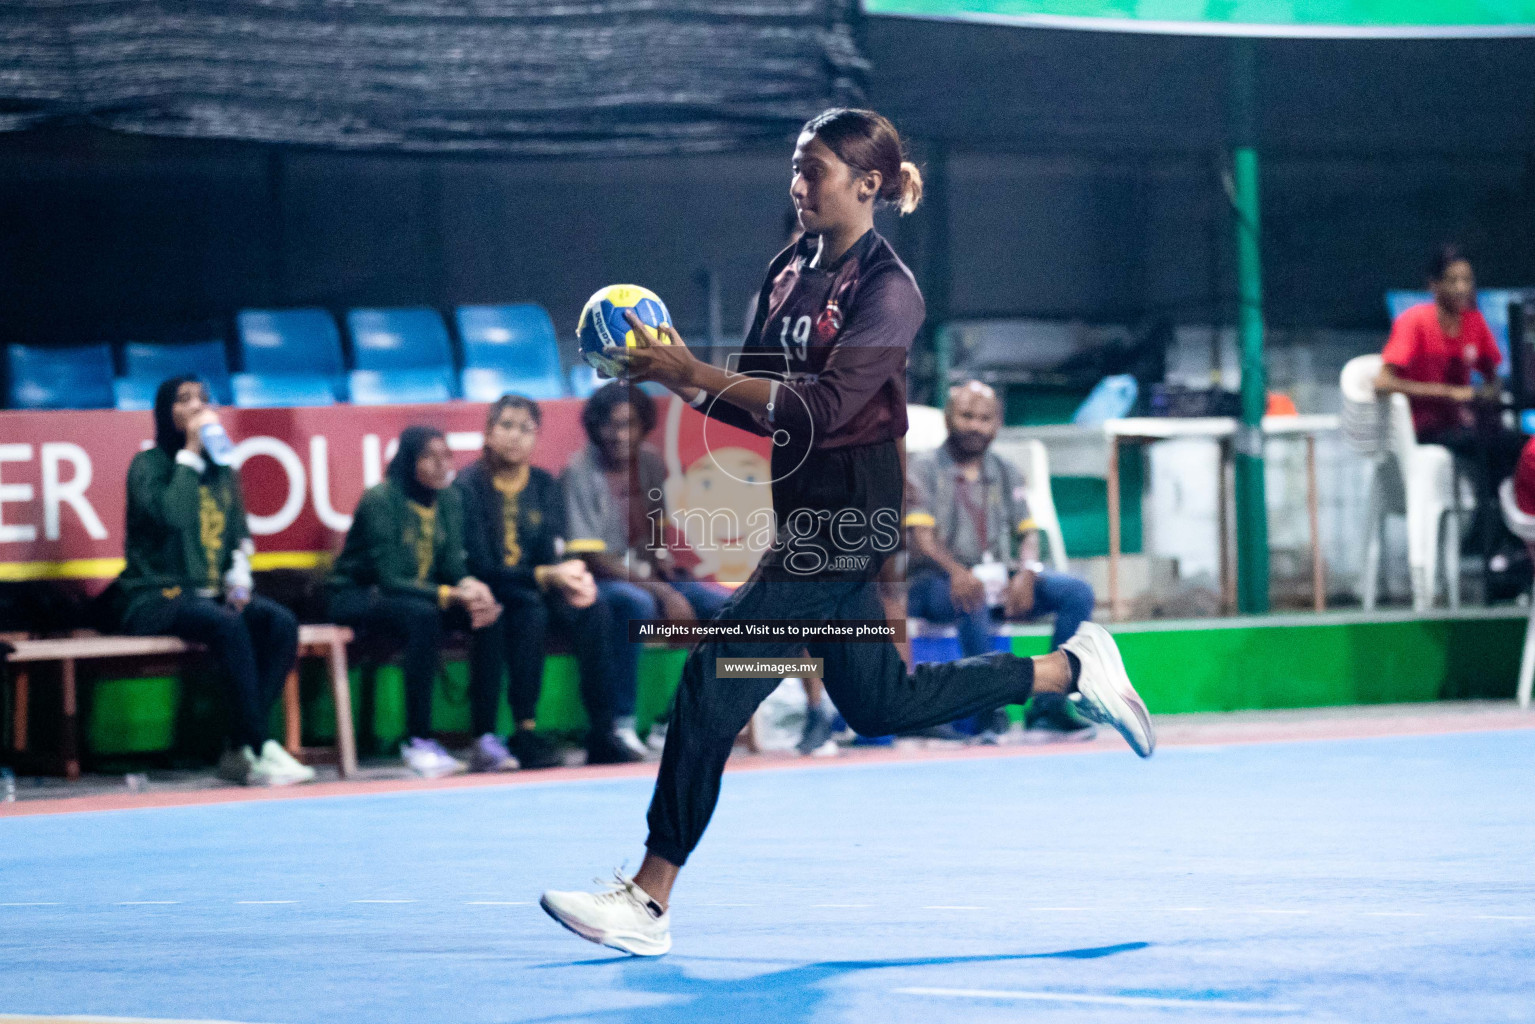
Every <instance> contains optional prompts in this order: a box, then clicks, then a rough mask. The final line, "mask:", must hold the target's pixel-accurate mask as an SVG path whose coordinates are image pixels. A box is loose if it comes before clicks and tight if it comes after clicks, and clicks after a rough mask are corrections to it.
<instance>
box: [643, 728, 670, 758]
mask: <svg viewBox="0 0 1535 1024" xmlns="http://www.w3.org/2000/svg"><path fill="white" fill-rule="evenodd" d="M645 749H646V750H648V751H650V752H651V753H652V754H660V753H661V752H663V751H664V750H665V749H666V723H665V722H657V723H655V724H654V725H652V726H651V727H650V732H649V733H647V734H646V736H645Z"/></svg>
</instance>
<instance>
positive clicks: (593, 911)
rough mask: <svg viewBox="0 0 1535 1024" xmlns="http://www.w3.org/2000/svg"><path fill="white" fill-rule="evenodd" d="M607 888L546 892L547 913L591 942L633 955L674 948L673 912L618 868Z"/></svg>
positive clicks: (661, 951)
mask: <svg viewBox="0 0 1535 1024" xmlns="http://www.w3.org/2000/svg"><path fill="white" fill-rule="evenodd" d="M613 876H614V878H615V879H616V881H613V882H609V883H607V884H608V885H609V887H610V888H609V889H608V891H607V892H595V893H593V892H546V893H544V895H543V898H542V899H540V900H539V901H538V905H539V906H541V907H543V908H544V913H546V914H548V915H549V916H550V917H552V918H554V919H555V920H556V921H558V922H559V923H560V924H562V925H564V926H565V927H566V928H569V929H570V930H571V931H573V932H575V933H576V934H577V935H579V936H581V937H582V938H583V939H585V940H586V941H588V942H595V943H597V944H598V945H599V946H607V947H608V948H609V949H618V950H622V951H623V952H625V953H631V954H633V955H634V956H660V955H661V954H662V953H665V952H667V951H668V950H670V949H671V948H672V918H671V913H670V912H669V911H667V910H663V909H662V908H661V904H659V903H657V902H656V901H655V900H653V899H651V898H650V894H649V893H647V892H646V891H645V890H644V889H641V888H640V887H639V886H637V885H635V884H634V879H632V878H625V877H624V876H623V874H622V873H620V872H618V871H615V872H613Z"/></svg>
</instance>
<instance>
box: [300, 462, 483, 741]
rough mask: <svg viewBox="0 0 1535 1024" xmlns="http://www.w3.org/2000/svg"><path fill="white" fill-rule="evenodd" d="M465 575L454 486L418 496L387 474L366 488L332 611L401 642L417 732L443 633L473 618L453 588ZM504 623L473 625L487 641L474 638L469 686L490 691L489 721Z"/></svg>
mask: <svg viewBox="0 0 1535 1024" xmlns="http://www.w3.org/2000/svg"><path fill="white" fill-rule="evenodd" d="M422 499H425V500H422ZM428 502H430V503H428ZM468 575H469V570H468V568H467V566H466V563H465V558H464V511H463V503H462V500H461V499H460V496H459V494H458V492H457V491H456V490H454V489H453V488H451V487H448V488H444V489H443V490H441V491H437V492H423V493H419V494H418V495H417V496H416V498H414V499H413V498H412V497H410V496H407V494H406V491H405V488H404V486H402V485H401V484H400V483H399V482H398V481H397V480H396V479H394V478H392V477H391V478H388V479H385V480H384V482H383V483H380V484H377V485H375V486H373V487H370V488H368V490H366V491H365V492H363V496H362V500H361V501H360V502H358V504H357V511H356V512H354V513H353V516H352V527H351V529H349V530H348V531H347V534H346V542H345V544H344V545H343V546H342V548H341V554H340V555H338V556H337V558H336V562H335V565H334V567H333V568H332V569H331V574H330V577H329V578H328V579H327V580H326V592H327V593H326V596H327V604H328V607H329V614H330V617H331V618H332V619H333V620H334V621H336V622H339V623H343V624H345V625H348V626H354V627H356V628H358V629H359V630H363V631H366V632H368V633H369V634H371V635H373V636H376V637H379V638H383V639H385V640H389V641H393V642H396V643H399V644H400V645H401V646H403V648H404V656H403V659H402V665H401V667H402V669H403V670H404V675H405V724H406V728H407V730H408V731H409V733H410V735H411V736H413V737H419V738H423V739H425V738H427V737H429V736H430V735H431V729H432V684H433V681H434V680H435V679H436V677H437V668H438V664H439V658H440V648H441V646H442V635H443V633H444V632H445V631H446V630H448V629H460V628H467V627H468V617H467V616H466V615H465V614H464V612H463V609H462V608H460V607H458V606H456V605H453V604H452V603H451V601H450V593H449V592H450V591H451V590H452V589H453V587H454V585H455V584H457V583H458V582H459V581H460V580H462V579H463V578H464V577H465V576H468ZM501 628H502V623H501V621H500V620H497V621H496V622H494V623H492V624H491V625H489V626H486V627H484V628H483V629H481V630H478V631H476V635H477V636H478V635H479V634H484V635H485V636H486V639H487V640H488V641H489V642H488V643H483V644H481V643H477V644H475V645H474V647H473V648H472V650H473V652H475V655H476V656H475V657H473V658H472V659H471V663H470V676H471V693H473V694H480V695H481V696H482V697H483V695H484V694H485V693H486V692H489V693H490V695H491V718H492V725H493V724H494V716H495V711H494V701H495V699H496V697H498V696H499V687H500V682H501V659H500V654H499V652H498V650H497V648H498V647H499V646H500V644H501V639H500V638H501ZM485 731H487V732H488V731H489V729H486V730H485Z"/></svg>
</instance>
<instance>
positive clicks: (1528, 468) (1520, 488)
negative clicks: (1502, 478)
mask: <svg viewBox="0 0 1535 1024" xmlns="http://www.w3.org/2000/svg"><path fill="white" fill-rule="evenodd" d="M1514 504H1515V505H1518V506H1519V511H1521V512H1523V513H1524V514H1525V515H1527V516H1535V438H1531V439H1530V440H1528V441H1526V442H1525V443H1524V450H1523V451H1521V452H1520V453H1519V464H1518V465H1517V466H1515V467H1514Z"/></svg>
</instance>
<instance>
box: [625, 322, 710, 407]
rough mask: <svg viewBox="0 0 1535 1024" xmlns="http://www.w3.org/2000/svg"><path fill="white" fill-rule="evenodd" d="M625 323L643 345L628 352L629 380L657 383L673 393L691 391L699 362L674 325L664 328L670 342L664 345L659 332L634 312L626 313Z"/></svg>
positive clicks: (667, 341) (627, 375) (666, 325)
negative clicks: (695, 368)
mask: <svg viewBox="0 0 1535 1024" xmlns="http://www.w3.org/2000/svg"><path fill="white" fill-rule="evenodd" d="M624 319H626V320H628V321H629V327H630V328H631V329H632V330H633V331H634V337H635V340H636V341H637V342H639V344H638V346H637V347H635V348H631V349H629V350H627V351H626V352H625V356H626V357H627V358H626V364H627V372H626V373H625V376H626V377H628V378H629V379H630V380H634V381H644V380H653V381H655V382H656V383H657V384H660V385H662V386H663V387H666V388H670V389H672V390H673V391H675V390H677V389H679V388H688V387H691V386H692V377H693V368H694V366H696V365H697V363H698V360H696V359H694V358H693V353H691V352H689V351H688V347H687V345H686V344H684V343H683V341H682V335H680V334H678V333H677V330H676V328H674V327H672V326H671V325H670V324H664V325H662V327H661V328H660V330H661V333H663V334H665V335H666V341H662V340H661V339H660V336H659V335H658V334H657V333H656V328H654V327H651V326H649V325H648V324H646V323H645V322H644V321H643V320H641V319H640V318H639V317H638V316H636V315H635V314H634V312H633V311H632V310H629V311H625V313H624Z"/></svg>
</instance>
